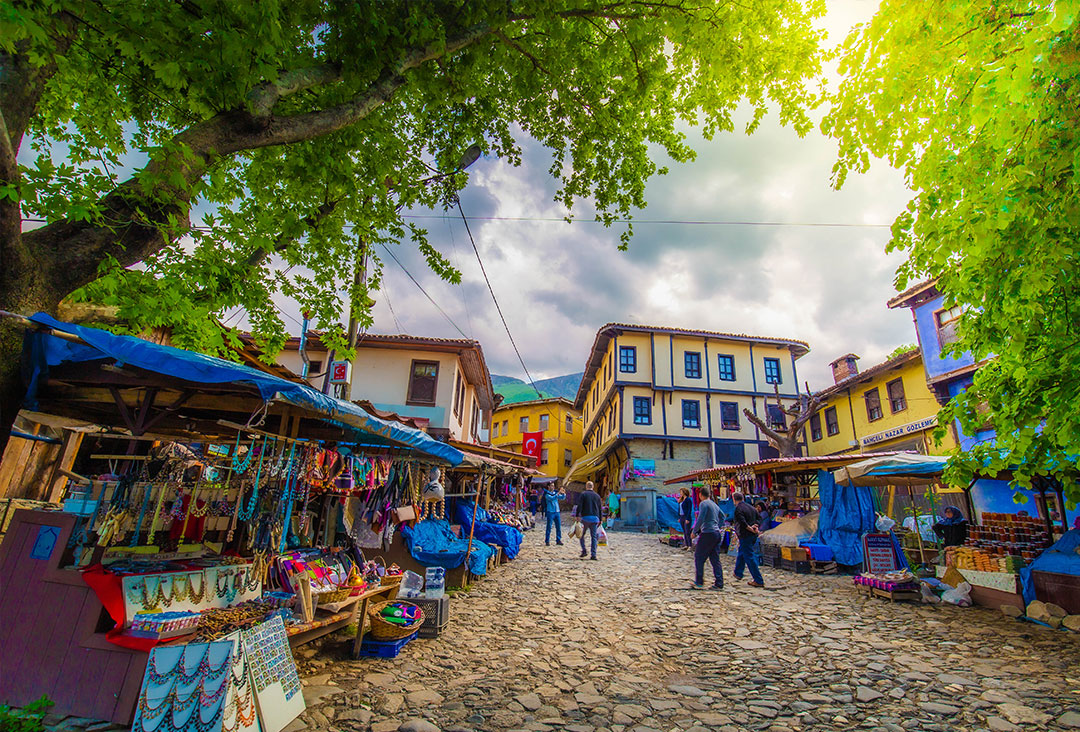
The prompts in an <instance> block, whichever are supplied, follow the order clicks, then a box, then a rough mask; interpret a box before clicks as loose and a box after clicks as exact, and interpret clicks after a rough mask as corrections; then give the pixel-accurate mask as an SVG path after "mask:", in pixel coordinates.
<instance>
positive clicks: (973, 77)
mask: <svg viewBox="0 0 1080 732" xmlns="http://www.w3.org/2000/svg"><path fill="white" fill-rule="evenodd" d="M1078 9H1080V5H1078V3H1076V2H1033V1H1028V2H1025V1H1024V0H1020V1H1017V2H922V3H912V2H904V1H903V0H885V2H882V4H881V7H880V9H879V10H878V12H877V14H876V15H875V16H874V18H873V20H872V21H871V22H870V23H869V24H867V25H864V26H861V27H859V28H857V29H856V30H855V31H854V32H853V33H852V34H851V35H850V36H849V38H848V40H847V41H846V43H845V48H844V56H843V61H842V64H841V67H840V69H841V73H843V74H845V78H844V81H843V83H842V85H841V86H840V89H839V92H838V93H837V94H836V95H835V96H834V98H833V100H832V103H833V108H832V109H831V111H830V113H829V115H828V116H827V118H826V120H825V123H824V129H825V131H826V132H828V133H830V134H832V135H834V136H835V137H836V138H837V139H838V140H839V142H840V156H839V161H838V163H837V165H836V171H835V172H836V176H837V178H836V182H837V184H838V185H839V184H843V182H844V179H845V177H846V176H847V175H848V174H849V173H850V172H854V171H864V170H865V169H866V168H867V166H868V165H869V161H870V159H871V157H872V156H879V157H883V158H886V159H887V160H888V161H889V162H890V163H891V164H892V165H894V166H896V167H898V168H900V169H902V170H903V171H904V173H905V174H906V177H907V182H908V184H909V185H910V187H911V188H912V189H913V190H914V192H915V197H914V199H913V200H912V201H911V203H910V204H909V206H908V207H907V210H906V211H905V212H903V213H902V214H901V215H900V216H899V218H897V220H896V222H895V223H894V225H893V232H892V233H893V238H892V242H891V244H890V247H891V248H892V249H894V250H903V251H906V252H907V253H908V255H909V258H908V261H907V263H906V264H905V265H904V266H903V267H901V269H900V271H899V276H898V281H897V286H898V287H899V288H901V289H902V288H904V287H905V286H906V285H907V284H908V283H909V281H912V280H913V279H914V278H926V277H933V278H937V281H938V286H939V288H940V289H941V290H942V291H943V292H944V293H945V295H946V300H947V304H949V305H953V304H960V305H962V306H964V307H965V314H964V317H963V318H962V321H961V324H960V328H959V334H960V340H959V342H958V343H956V344H954V345H953V346H952V350H954V351H958V352H959V351H965V350H967V351H970V352H971V353H972V354H974V356H975V358H976V359H978V360H980V361H982V360H984V359H986V360H987V361H986V363H985V365H983V366H982V367H981V368H980V369H979V370H978V372H977V373H976V375H975V381H974V385H973V386H972V387H971V388H970V389H968V390H967V392H966V393H964V394H962V395H960V396H959V397H957V398H954V399H953V400H952V401H951V402H950V403H949V405H948V406H947V407H946V408H945V409H944V411H943V412H942V415H941V421H942V423H943V424H947V423H948V422H949V421H950V420H951V419H953V418H957V419H959V421H960V423H961V425H962V426H963V427H964V429H965V431H966V432H967V433H968V434H974V433H975V431H976V430H978V429H983V428H985V426H986V424H987V422H989V425H990V426H992V427H993V428H994V430H996V433H997V437H996V440H995V443H994V444H985V445H980V446H977V447H976V448H974V449H973V450H971V451H969V452H967V453H966V454H963V455H957V457H956V459H955V460H954V461H953V462H952V465H953V470H952V473H951V474H952V475H953V476H954V477H955V478H956V479H958V480H966V478H967V477H969V476H970V475H971V473H972V471H973V470H974V469H976V468H979V467H982V466H983V465H984V464H985V465H987V466H988V467H989V468H990V469H991V470H992V471H993V470H996V469H998V468H1005V467H1008V466H1018V467H1019V472H1018V474H1017V477H1018V478H1019V479H1020V481H1021V483H1025V484H1026V483H1030V481H1031V480H1032V479H1033V478H1034V477H1035V476H1038V475H1052V476H1054V477H1056V478H1059V479H1061V480H1062V481H1064V482H1066V483H1067V485H1068V490H1069V492H1070V493H1071V496H1072V499H1073V500H1076V499H1077V498H1080V491H1078V490H1077V486H1076V483H1075V473H1074V469H1073V468H1072V467H1071V466H1072V464H1073V463H1074V462H1075V458H1076V456H1077V454H1080V378H1078V376H1077V374H1080V256H1078V254H1080V251H1078V242H1080V196H1078V194H1080V24H1078Z"/></svg>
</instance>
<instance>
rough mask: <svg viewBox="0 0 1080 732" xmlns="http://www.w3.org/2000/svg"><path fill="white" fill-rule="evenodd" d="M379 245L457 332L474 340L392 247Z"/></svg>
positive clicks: (380, 243)
mask: <svg viewBox="0 0 1080 732" xmlns="http://www.w3.org/2000/svg"><path fill="white" fill-rule="evenodd" d="M379 246H381V247H382V248H383V249H384V250H386V253H387V254H389V255H390V258H391V259H393V260H394V261H395V262H397V266H399V267H401V270H402V271H403V272H404V273H405V274H407V275H408V276H409V279H410V280H412V281H413V284H414V285H416V286H417V287H418V288H420V292H422V293H424V297H426V298H427V299H428V300H429V301H430V302H431V304H432V305H434V306H435V309H436V310H438V311H439V312H440V313H442V316H443V317H444V318H446V322H448V323H450V325H452V326H454V328H455V329H456V330H457V332H458V333H460V334H461V337H462V338H465V339H466V340H472V339H471V338H469V336H467V335H465V331H463V330H462V329H461V328H460V327H459V326H458V324H457V323H455V322H454V320H453V318H451V317H450V316H449V315H447V314H446V311H445V310H443V309H442V308H441V307H439V303H437V302H435V300H434V299H433V298H432V297H431V295H429V294H428V293H427V290H425V289H424V287H423V286H422V285H421V284H420V283H419V282H417V281H416V278H415V277H413V276H412V273H411V272H409V270H407V269H405V265H404V264H402V263H401V261H400V260H399V259H398V258H397V257H395V256H394V253H393V252H392V251H390V248H389V247H388V246H386V245H385V244H383V243H382V242H379Z"/></svg>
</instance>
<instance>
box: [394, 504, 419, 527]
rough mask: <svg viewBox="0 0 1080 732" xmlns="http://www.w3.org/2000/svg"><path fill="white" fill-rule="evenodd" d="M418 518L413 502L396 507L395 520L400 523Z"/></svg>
mask: <svg viewBox="0 0 1080 732" xmlns="http://www.w3.org/2000/svg"><path fill="white" fill-rule="evenodd" d="M415 519H416V509H415V508H413V506H412V505H411V504H408V505H405V506H398V507H397V508H395V509H394V520H395V521H397V522H398V523H399V524H400V523H404V522H405V521H413V520H415Z"/></svg>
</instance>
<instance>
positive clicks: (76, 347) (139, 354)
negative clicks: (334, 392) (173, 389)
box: [27, 313, 463, 465]
mask: <svg viewBox="0 0 1080 732" xmlns="http://www.w3.org/2000/svg"><path fill="white" fill-rule="evenodd" d="M30 320H31V321H33V322H34V323H37V324H39V325H41V326H44V327H46V328H51V329H52V330H54V331H58V332H61V333H68V334H70V335H73V336H77V337H78V338H79V339H80V340H81V341H82V343H77V342H72V341H69V340H66V339H63V338H60V337H57V336H54V335H50V334H49V333H48V332H44V331H33V332H31V334H30V343H29V348H28V350H29V354H28V358H29V361H30V363H29V364H28V366H29V367H30V369H31V382H30V389H29V392H28V394H27V401H28V402H30V406H31V407H33V406H34V405H33V402H34V400H35V399H36V394H37V387H38V384H39V382H41V381H42V380H43V379H44V378H47V375H48V369H49V367H51V366H58V365H60V364H64V363H82V362H89V361H99V360H102V359H107V360H111V361H115V362H116V363H117V364H118V365H131V366H134V367H136V368H140V369H143V370H145V371H150V372H153V373H156V374H161V375H164V376H168V377H172V378H175V379H180V380H183V381H187V382H190V383H191V384H193V385H198V384H241V385H245V386H249V387H253V388H254V389H256V390H257V391H258V394H259V395H260V396H261V397H262V399H263V401H264V402H271V401H276V402H282V403H285V404H291V405H293V406H295V407H299V408H301V409H304V410H307V411H309V412H312V413H314V415H315V416H316V417H317V418H319V419H322V420H323V421H326V422H330V423H332V424H335V425H337V426H339V427H342V428H344V429H347V430H352V431H353V432H356V433H360V437H361V438H362V442H363V443H365V444H370V445H373V446H380V445H385V446H387V447H395V448H405V449H411V450H415V451H417V452H420V453H423V454H425V455H428V456H431V457H433V458H437V459H440V460H445V461H446V462H447V463H449V464H450V465H458V464H460V463H461V461H462V459H463V455H462V453H461V452H460V451H459V450H457V449H455V448H453V447H451V446H450V445H447V444H445V443H442V442H439V441H438V440H435V439H433V438H431V437H429V436H428V435H427V434H425V433H424V432H421V431H420V430H417V429H414V428H412V427H408V426H406V425H403V424H397V423H392V422H388V421H386V420H383V419H380V418H378V417H376V416H375V415H373V414H370V413H368V412H367V411H365V410H364V409H361V408H360V407H359V406H357V405H355V404H353V403H351V402H347V401H344V400H341V399H335V398H334V397H331V396H329V395H327V394H323V393H322V392H321V391H318V390H317V389H313V388H311V387H310V386H308V385H307V384H298V383H294V382H291V381H287V380H285V379H282V378H279V377H277V376H273V375H271V374H267V373H263V372H262V371H258V370H256V369H253V368H250V367H248V366H244V365H242V364H238V363H233V362H231V361H225V360H224V359H220V358H214V357H213V356H207V355H205V354H201V353H195V352H193V351H185V350H183V349H181V348H174V347H172V346H163V345H160V344H157V343H151V342H149V341H145V340H142V339H141V338H135V337H133V336H123V335H115V334H113V333H109V332H108V331H104V330H100V329H98V328H88V327H85V326H81V325H74V324H72V323H64V322H61V321H59V320H57V319H55V318H53V317H52V316H49V315H46V314H45V313H38V314H36V315H34V316H32V317H31V318H30Z"/></svg>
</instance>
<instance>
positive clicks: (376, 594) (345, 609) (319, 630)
mask: <svg viewBox="0 0 1080 732" xmlns="http://www.w3.org/2000/svg"><path fill="white" fill-rule="evenodd" d="M397 592H398V588H397V586H396V585H395V586H393V587H373V588H372V589H370V590H365V591H364V592H362V593H360V594H359V595H355V596H353V597H350V598H349V599H348V600H345V601H343V602H337V603H333V604H332V605H331V606H330V607H331V610H332V611H333V613H332V614H331V615H329V616H326V615H324V616H322V617H316V618H315V619H314V620H312V621H311V622H310V623H304V624H303V625H299V626H295V625H294V626H291V627H289V628H288V629H287V632H288V633H289V646H290V647H291V648H296V647H297V646H301V645H303V644H305V643H310V642H311V641H313V640H315V639H316V638H322V637H323V636H326V635H330V634H331V633H333V632H335V631H338V630H341V629H342V628H344V627H345V626H347V625H349V624H351V623H354V622H355V623H356V640H355V641H354V642H353V649H352V653H353V658H359V657H360V643H361V642H363V640H364V617H365V616H366V615H367V609H368V607H369V605H370V604H371V602H372V601H374V602H382V601H389V600H393V599H394V598H395V597H397ZM324 607H325V606H324ZM316 612H318V608H317V609H316Z"/></svg>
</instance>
